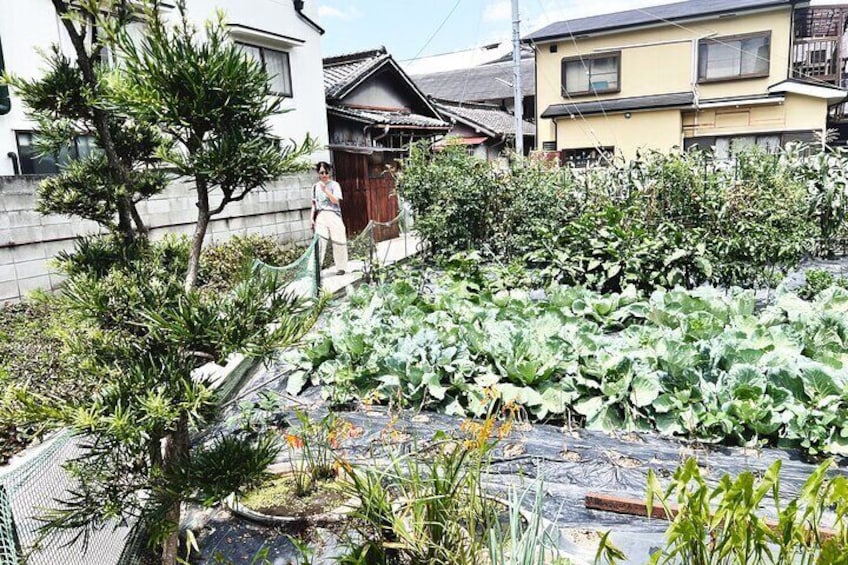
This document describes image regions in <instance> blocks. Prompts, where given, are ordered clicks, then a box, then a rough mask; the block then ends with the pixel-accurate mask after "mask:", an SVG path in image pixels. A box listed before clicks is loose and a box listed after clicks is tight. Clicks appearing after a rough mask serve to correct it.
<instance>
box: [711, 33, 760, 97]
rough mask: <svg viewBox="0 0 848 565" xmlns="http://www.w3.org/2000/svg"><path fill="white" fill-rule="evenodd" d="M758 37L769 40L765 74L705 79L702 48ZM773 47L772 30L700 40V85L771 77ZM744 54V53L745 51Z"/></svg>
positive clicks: (756, 73) (757, 73)
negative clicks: (702, 68)
mask: <svg viewBox="0 0 848 565" xmlns="http://www.w3.org/2000/svg"><path fill="white" fill-rule="evenodd" d="M758 37H765V38H767V39H768V66H767V68H766V70H765V71H764V72H755V73H748V74H738V75H733V76H727V77H720V78H705V77H702V76H701V57H702V55H701V48H702V47H704V46H709V45H721V44H724V43H728V42H730V41H743V40H745V39H754V38H758ZM771 47H772V42H771V30H765V31H754V32H751V33H740V34H736V35H723V36H721V37H707V38H704V39H699V40H698V60H697V67H698V84H712V83H716V82H730V81H735V80H750V79H755V78H766V77H768V76H770V75H771ZM740 49H741V48H740ZM743 53H744V51H743ZM740 65H741V58H740ZM740 70H741V69H740Z"/></svg>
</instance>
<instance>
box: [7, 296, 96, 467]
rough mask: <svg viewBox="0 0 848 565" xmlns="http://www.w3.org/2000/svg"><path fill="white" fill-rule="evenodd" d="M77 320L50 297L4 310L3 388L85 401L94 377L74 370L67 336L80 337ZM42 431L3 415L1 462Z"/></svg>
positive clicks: (11, 414)
mask: <svg viewBox="0 0 848 565" xmlns="http://www.w3.org/2000/svg"><path fill="white" fill-rule="evenodd" d="M82 331H83V328H82V327H81V324H80V323H79V322H78V321H77V319H76V318H75V317H74V316H72V315H71V314H70V313H69V312H67V310H65V309H64V308H62V307H61V305H60V304H58V303H57V302H56V301H55V300H53V299H51V298H50V297H47V296H37V297H36V298H35V299H33V300H30V301H27V302H24V303H21V304H8V305H6V306H4V307H0V385H2V388H3V390H9V389H10V388H11V387H13V386H17V387H26V389H27V390H28V391H31V392H32V393H33V394H49V395H51V396H53V397H61V398H67V399H69V400H70V399H81V398H85V397H87V396H88V395H89V394H90V393H91V391H92V390H93V389H94V383H95V382H96V381H97V379H96V373H95V372H93V371H88V370H83V371H79V370H75V368H76V367H75V361H76V359H75V357H74V356H73V355H72V353H71V352H70V351H69V350H68V348H67V347H65V346H64V344H63V337H66V336H70V335H74V334H77V333H81V332H82ZM43 431H44V428H42V427H40V426H38V425H33V424H28V423H26V422H24V421H23V419H22V418H20V415H19V414H18V413H17V412H16V411H14V410H2V411H0V464H4V463H6V462H7V461H8V458H9V457H11V456H12V455H13V454H14V453H16V452H17V451H18V450H20V449H22V448H24V447H26V446H27V445H28V444H29V443H30V442H31V441H32V440H33V439H35V438H36V437H38V436H39V435H40V434H41V433H42V432H43Z"/></svg>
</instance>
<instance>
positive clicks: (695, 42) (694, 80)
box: [680, 32, 715, 149]
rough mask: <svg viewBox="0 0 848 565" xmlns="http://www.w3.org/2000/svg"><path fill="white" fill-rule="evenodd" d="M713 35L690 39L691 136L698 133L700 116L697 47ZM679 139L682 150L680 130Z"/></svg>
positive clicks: (684, 138)
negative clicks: (693, 115) (693, 118)
mask: <svg viewBox="0 0 848 565" xmlns="http://www.w3.org/2000/svg"><path fill="white" fill-rule="evenodd" d="M714 35H715V32H713V33H709V34H707V35H702V36H700V37H695V38H693V39H692V75H691V77H690V85H691V86H692V105H693V106H694V108H695V123H694V124H693V128H694V130H693V134H694V133H695V132H697V131H698V119H699V118H700V116H701V110H700V106H701V92H700V90H699V89H698V62H699V61H698V55H699V53H698V46H699V45H700V43H701V40H702V39H707V38H709V37H712V36H714ZM680 137H681V139H680V148H681V149H683V147H684V146H685V145H686V136H685V135H684V132H683V131H682V128H681V132H680Z"/></svg>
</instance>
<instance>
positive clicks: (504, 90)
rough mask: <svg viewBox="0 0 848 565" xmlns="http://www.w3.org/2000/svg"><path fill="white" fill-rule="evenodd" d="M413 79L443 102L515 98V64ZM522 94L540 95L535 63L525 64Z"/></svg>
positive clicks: (476, 68) (446, 72) (502, 64)
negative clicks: (537, 89) (513, 95)
mask: <svg viewBox="0 0 848 565" xmlns="http://www.w3.org/2000/svg"><path fill="white" fill-rule="evenodd" d="M411 78H412V80H413V81H414V82H415V84H417V85H418V88H420V89H421V90H422V91H424V93H425V94H427V95H428V96H432V97H433V98H439V99H441V100H456V101H462V102H465V101H471V102H475V101H476V102H480V101H483V100H501V99H504V98H512V86H510V85H511V84H512V62H508V63H493V64H489V65H481V66H479V67H470V68H468V69H457V70H453V71H444V72H440V73H432V74H427V75H418V76H413V77H411ZM521 90H522V92H523V94H524V96H533V95H534V94H535V93H536V71H535V68H534V62H533V60H532V59H524V60H523V61H521Z"/></svg>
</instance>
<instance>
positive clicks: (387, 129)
mask: <svg viewBox="0 0 848 565" xmlns="http://www.w3.org/2000/svg"><path fill="white" fill-rule="evenodd" d="M390 130H391V128H390V127H389V126H383V133H381V134H380V135H378V136H377V137H372V138H371V141H379V140H381V139H383V138H384V137H386V136H387V135H389V131H390Z"/></svg>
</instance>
